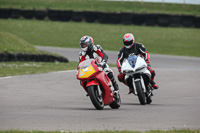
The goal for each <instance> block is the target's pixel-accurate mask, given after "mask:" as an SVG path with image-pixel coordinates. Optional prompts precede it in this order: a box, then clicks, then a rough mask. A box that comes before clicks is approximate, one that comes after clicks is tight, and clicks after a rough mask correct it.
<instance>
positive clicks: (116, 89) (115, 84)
mask: <svg viewBox="0 0 200 133" xmlns="http://www.w3.org/2000/svg"><path fill="white" fill-rule="evenodd" d="M112 84H113V87H114V90H115V91H118V90H119V86H118V84H117V82H116V81H114V82H112Z"/></svg>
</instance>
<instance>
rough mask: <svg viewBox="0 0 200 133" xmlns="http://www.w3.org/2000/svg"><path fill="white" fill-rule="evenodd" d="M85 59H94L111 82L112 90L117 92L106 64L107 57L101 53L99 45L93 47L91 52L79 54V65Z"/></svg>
mask: <svg viewBox="0 0 200 133" xmlns="http://www.w3.org/2000/svg"><path fill="white" fill-rule="evenodd" d="M87 59H95V60H96V62H97V63H99V64H100V65H101V66H102V68H103V71H104V72H105V73H106V74H107V75H108V77H109V78H110V80H111V81H112V84H113V87H114V90H115V91H117V90H119V87H118V84H117V82H116V80H115V78H114V73H113V71H112V70H111V69H110V68H109V66H108V64H107V60H108V56H107V54H106V53H105V52H104V51H103V49H102V47H101V46H100V45H93V47H92V48H91V50H88V51H87V52H85V51H80V52H79V63H80V62H82V61H84V60H87Z"/></svg>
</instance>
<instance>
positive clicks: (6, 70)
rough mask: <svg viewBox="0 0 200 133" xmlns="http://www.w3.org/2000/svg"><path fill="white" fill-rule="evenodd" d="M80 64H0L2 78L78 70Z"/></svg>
mask: <svg viewBox="0 0 200 133" xmlns="http://www.w3.org/2000/svg"><path fill="white" fill-rule="evenodd" d="M77 65H78V62H68V63H60V62H49V63H47V62H0V77H7V76H17V75H27V74H37V73H47V72H55V71H64V70H72V69H76V67H77Z"/></svg>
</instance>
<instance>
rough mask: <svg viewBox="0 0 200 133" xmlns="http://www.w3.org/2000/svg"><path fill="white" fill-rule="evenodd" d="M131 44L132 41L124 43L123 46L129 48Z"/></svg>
mask: <svg viewBox="0 0 200 133" xmlns="http://www.w3.org/2000/svg"><path fill="white" fill-rule="evenodd" d="M132 44H133V41H128V42H124V45H125V46H130V45H132Z"/></svg>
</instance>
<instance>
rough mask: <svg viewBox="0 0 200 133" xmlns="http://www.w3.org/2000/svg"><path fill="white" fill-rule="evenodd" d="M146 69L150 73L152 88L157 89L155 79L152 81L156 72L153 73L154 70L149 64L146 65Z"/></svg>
mask: <svg viewBox="0 0 200 133" xmlns="http://www.w3.org/2000/svg"><path fill="white" fill-rule="evenodd" d="M147 69H148V70H149V71H150V73H151V86H152V87H153V88H154V89H158V88H159V87H158V85H157V84H156V83H155V81H154V78H155V76H156V73H155V71H154V70H153V69H152V68H151V66H150V65H149V66H148V67H147Z"/></svg>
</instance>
